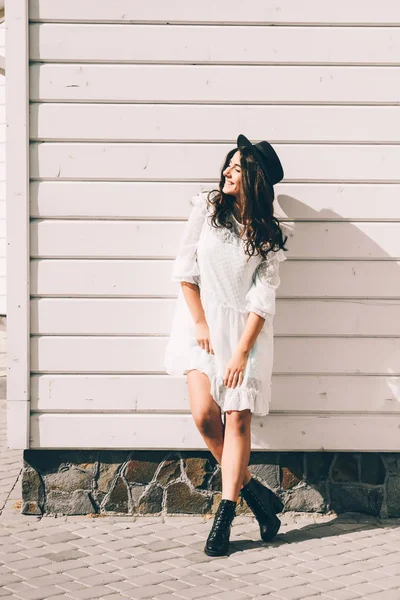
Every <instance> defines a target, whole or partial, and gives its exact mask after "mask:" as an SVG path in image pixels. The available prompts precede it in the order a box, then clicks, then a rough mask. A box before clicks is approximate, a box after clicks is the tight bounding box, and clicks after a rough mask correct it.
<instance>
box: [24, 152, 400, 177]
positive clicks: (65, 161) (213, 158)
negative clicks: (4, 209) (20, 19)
mask: <svg viewBox="0 0 400 600" xmlns="http://www.w3.org/2000/svg"><path fill="white" fill-rule="evenodd" d="M235 145H236V142H232V143H231V144H190V143H187V144H176V143H175V144H129V143H114V144H111V143H92V144H87V143H72V142H71V143H57V142H54V143H53V142H43V143H34V144H32V145H31V176H32V177H33V178H35V179H37V178H41V179H42V178H45V179H75V180H77V179H79V180H85V179H86V180H88V179H97V180H102V179H103V180H104V179H108V180H135V179H136V180H142V181H143V180H145V181H146V180H158V181H171V180H172V181H173V180H186V181H188V180H189V181H190V180H191V181H194V180H197V181H202V180H210V179H215V180H218V181H219V177H220V169H221V168H222V165H223V161H224V158H225V156H226V155H227V154H228V152H229V151H230V150H232V148H234V147H235ZM275 148H276V151H277V152H278V155H279V157H280V159H281V161H282V164H283V165H285V180H286V181H305V182H307V181H340V182H344V181H353V182H354V181H360V182H362V183H365V182H367V181H371V182H374V181H375V182H378V183H381V182H384V181H391V182H396V183H400V172H399V164H400V145H385V146H382V145H365V146H358V145H354V146H339V145H334V144H332V145H328V144H325V145H315V144H287V145H286V144H283V145H280V144H277V145H275ZM219 165H221V166H219Z"/></svg>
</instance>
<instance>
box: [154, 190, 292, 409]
mask: <svg viewBox="0 0 400 600" xmlns="http://www.w3.org/2000/svg"><path fill="white" fill-rule="evenodd" d="M190 203H191V205H192V207H193V208H192V211H191V213H190V216H189V219H188V221H187V223H186V226H185V230H184V233H183V236H182V240H181V244H180V248H179V252H178V255H177V256H176V259H175V261H174V264H173V270H172V275H171V281H173V282H181V281H187V282H189V283H196V284H197V285H198V286H199V289H200V298H201V301H202V305H203V308H204V313H205V316H206V320H207V323H208V326H209V330H210V339H211V345H212V348H213V350H214V354H211V353H209V352H207V350H204V349H203V348H202V347H201V346H199V344H198V342H197V340H196V337H195V325H194V321H193V318H192V316H191V313H190V311H189V307H188V304H187V302H186V300H185V297H184V295H183V292H182V288H181V287H180V289H179V291H178V299H177V302H176V305H175V311H174V316H173V321H172V329H171V333H170V337H169V339H168V343H167V347H166V351H165V356H164V367H165V370H166V372H167V373H168V374H169V375H185V374H186V373H187V372H188V371H190V370H191V369H198V370H199V371H201V372H203V373H205V374H206V375H207V376H208V377H209V380H210V387H211V389H210V391H211V395H212V397H213V398H214V400H215V401H216V403H217V404H218V405H219V407H220V409H221V411H222V412H225V411H227V410H244V409H250V411H251V412H252V413H253V414H254V415H259V416H264V415H266V414H268V412H269V405H270V402H271V375H272V365H273V319H274V314H275V293H276V290H277V288H278V286H279V284H280V279H279V263H280V262H281V261H284V260H286V256H285V255H284V252H283V251H282V250H279V251H278V252H270V253H268V255H267V258H266V259H263V258H262V257H261V256H260V255H257V256H252V257H249V256H248V255H247V254H245V252H244V249H245V242H244V240H243V239H242V238H241V237H240V234H241V231H242V229H243V225H242V224H240V223H239V222H238V221H237V220H236V219H235V218H234V216H233V214H232V215H231V222H232V224H233V229H232V230H229V229H228V228H227V227H223V228H215V227H213V226H212V224H211V223H210V218H211V214H212V210H213V207H207V201H206V193H205V192H203V193H200V194H198V195H197V196H194V197H193V198H191V200H190ZM249 312H255V313H257V314H258V315H260V316H261V317H263V318H264V319H265V321H264V324H263V327H262V329H261V331H260V333H259V334H258V336H257V339H256V341H255V343H254V345H253V347H252V349H251V351H250V353H249V357H248V360H247V363H246V368H245V371H244V376H243V381H242V384H241V385H240V386H238V385H236V387H235V388H228V387H226V386H225V385H224V383H223V377H224V373H225V368H226V364H227V363H228V361H229V360H230V358H231V357H232V354H233V352H234V351H235V349H236V347H237V345H238V342H239V340H240V338H241V335H242V332H243V329H244V327H245V324H246V321H247V317H248V315H249Z"/></svg>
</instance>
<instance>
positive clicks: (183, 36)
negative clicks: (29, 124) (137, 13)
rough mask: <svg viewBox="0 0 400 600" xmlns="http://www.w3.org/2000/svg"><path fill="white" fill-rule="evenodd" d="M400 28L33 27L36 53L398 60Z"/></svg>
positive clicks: (245, 60) (133, 59)
mask: <svg viewBox="0 0 400 600" xmlns="http://www.w3.org/2000/svg"><path fill="white" fill-rule="evenodd" d="M399 32H400V29H399V28H395V27H368V28H366V27H365V28H363V27H330V28H326V27H268V26H252V27H246V26H239V27H238V26H230V27H214V26H211V27H209V26H204V25H192V26H190V27H182V26H181V25H175V26H174V25H138V24H131V25H130V26H129V27H127V26H126V24H121V25H99V24H88V25H79V24H71V23H69V24H48V23H47V24H33V25H31V26H30V29H29V34H30V57H31V60H40V61H52V62H56V61H61V62H77V61H79V62H91V63H92V62H106V63H108V62H120V63H121V62H123V63H126V62H129V63H142V62H144V63H151V62H155V63H167V64H168V63H190V64H193V63H195V62H196V63H203V64H204V63H205V64H208V63H223V64H237V65H238V64H249V63H250V64H251V63H253V64H257V63H261V64H263V63H264V64H265V63H267V64H282V63H283V64H285V63H295V64H326V63H331V64H354V63H355V64H368V65H371V64H399V63H400V33H399ZM204 40H207V43H204ZM266 40H268V43H266ZM316 48H318V52H316V50H315V49H316Z"/></svg>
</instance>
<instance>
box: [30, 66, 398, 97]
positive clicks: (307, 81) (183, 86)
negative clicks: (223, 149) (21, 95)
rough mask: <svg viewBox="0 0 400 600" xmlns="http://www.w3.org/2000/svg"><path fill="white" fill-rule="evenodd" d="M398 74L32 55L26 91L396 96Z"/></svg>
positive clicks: (56, 93) (51, 93)
mask: <svg viewBox="0 0 400 600" xmlns="http://www.w3.org/2000/svg"><path fill="white" fill-rule="evenodd" d="M399 77H400V67H393V66H390V67H377V66H375V67H362V66H354V67H350V66H344V67H340V66H339V67H335V66H302V67H295V66H244V65H242V66H240V65H239V66H236V65H226V66H208V65H193V66H189V65H92V64H81V65H79V66H78V65H72V64H60V63H58V64H56V63H48V64H45V63H44V64H38V63H34V64H32V66H31V68H30V98H31V100H33V101H38V100H46V101H52V100H57V101H74V102H77V101H85V102H92V101H99V102H100V101H101V102H103V101H105V102H178V103H186V102H195V103H196V102H198V103H207V102H216V103H230V104H232V103H242V104H267V103H277V102H278V103H289V104H297V103H312V102H315V103H328V104H335V103H339V104H343V103H344V104H354V103H356V104H359V103H361V104H376V103H382V104H385V103H386V104H398V102H399V83H398V82H399ZM238 81H240V85H238ZM371 81H373V82H374V84H373V85H371Z"/></svg>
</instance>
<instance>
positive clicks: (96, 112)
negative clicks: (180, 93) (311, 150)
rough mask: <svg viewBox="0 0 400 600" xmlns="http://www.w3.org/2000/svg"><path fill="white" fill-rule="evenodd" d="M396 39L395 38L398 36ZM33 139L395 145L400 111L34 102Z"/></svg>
mask: <svg viewBox="0 0 400 600" xmlns="http://www.w3.org/2000/svg"><path fill="white" fill-rule="evenodd" d="M399 39H400V35H399ZM30 117H31V118H30V136H31V139H32V140H47V141H57V140H63V141H64V140H65V141H67V140H71V141H129V142H145V141H149V142H158V141H159V142H179V141H186V142H196V141H199V142H225V143H226V142H229V141H230V140H233V139H234V134H235V132H234V131H233V128H232V123H234V124H235V131H246V135H247V136H248V137H249V138H250V139H255V140H256V139H257V138H258V136H259V135H260V123H265V126H264V127H263V132H264V136H265V137H266V139H268V140H269V142H270V143H272V144H274V143H279V142H301V143H307V142H321V143H329V142H336V143H337V142H343V143H349V142H356V143H361V142H362V143H368V142H379V143H391V142H394V143H397V142H398V140H399V139H400V106H290V105H289V106H269V105H265V106H257V105H255V106H243V105H239V106H231V105H223V106H221V105H215V104H211V105H204V104H203V105H201V104H200V105H199V104H198V105H195V104H186V105H179V106H178V105H174V104H160V105H148V104H123V105H120V104H90V103H87V104H85V103H77V104H68V103H52V102H49V103H34V104H31V107H30Z"/></svg>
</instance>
